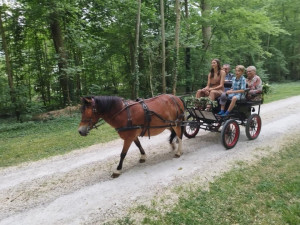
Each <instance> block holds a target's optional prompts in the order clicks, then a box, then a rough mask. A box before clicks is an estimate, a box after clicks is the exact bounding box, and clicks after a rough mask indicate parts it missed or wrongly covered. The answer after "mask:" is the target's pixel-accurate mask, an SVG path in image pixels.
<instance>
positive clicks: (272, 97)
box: [264, 81, 300, 103]
mask: <svg viewBox="0 0 300 225" xmlns="http://www.w3.org/2000/svg"><path fill="white" fill-rule="evenodd" d="M299 94H300V82H299V81H297V82H287V83H274V84H271V93H269V94H267V95H265V97H264V103H269V102H273V101H277V100H281V99H285V98H289V97H292V96H295V95H299Z"/></svg>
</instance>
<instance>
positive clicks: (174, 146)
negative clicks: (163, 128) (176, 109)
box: [169, 128, 176, 151]
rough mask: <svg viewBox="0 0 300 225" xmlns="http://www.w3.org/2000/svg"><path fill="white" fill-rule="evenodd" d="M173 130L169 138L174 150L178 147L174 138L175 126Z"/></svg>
mask: <svg viewBox="0 0 300 225" xmlns="http://www.w3.org/2000/svg"><path fill="white" fill-rule="evenodd" d="M170 131H171V135H170V138H169V143H170V145H171V147H172V149H173V151H174V150H175V149H176V144H175V143H174V142H173V140H174V138H175V137H176V132H175V131H174V129H173V128H171V129H170Z"/></svg>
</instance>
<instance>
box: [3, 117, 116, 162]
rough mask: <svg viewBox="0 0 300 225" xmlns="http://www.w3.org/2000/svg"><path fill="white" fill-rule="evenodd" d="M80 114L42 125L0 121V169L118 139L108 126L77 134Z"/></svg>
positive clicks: (40, 123) (38, 123)
mask: <svg viewBox="0 0 300 225" xmlns="http://www.w3.org/2000/svg"><path fill="white" fill-rule="evenodd" d="M79 122H80V115H79V114H74V115H73V116H70V117H60V118H56V119H54V120H47V121H45V122H32V121H31V122H25V123H16V122H11V121H5V120H1V121H0V167H7V166H11V165H17V164H19V163H21V162H27V161H36V160H39V159H43V158H47V157H49V156H54V155H60V154H64V153H67V152H70V151H71V150H74V149H78V148H83V147H86V146H90V145H93V144H96V143H103V142H107V141H110V140H113V139H115V138H117V137H118V135H117V133H116V131H115V130H114V129H113V128H111V127H110V126H109V125H108V124H105V125H103V126H101V127H100V128H98V129H95V130H92V131H91V132H90V134H89V135H88V136H86V137H81V136H80V135H79V134H78V132H77V129H78V125H79Z"/></svg>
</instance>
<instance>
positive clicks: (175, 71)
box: [172, 0, 180, 95]
mask: <svg viewBox="0 0 300 225" xmlns="http://www.w3.org/2000/svg"><path fill="white" fill-rule="evenodd" d="M175 12H176V27H175V52H176V55H175V66H174V77H173V89H172V93H173V95H176V86H177V73H178V67H179V34H180V0H176V1H175Z"/></svg>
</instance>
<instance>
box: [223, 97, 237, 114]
mask: <svg viewBox="0 0 300 225" xmlns="http://www.w3.org/2000/svg"><path fill="white" fill-rule="evenodd" d="M236 100H237V97H236V96H233V97H232V99H231V103H230V105H229V107H228V109H227V111H226V112H225V113H223V114H222V116H228V115H229V113H230V112H231V110H232V109H233V107H234V106H235V103H236Z"/></svg>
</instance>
